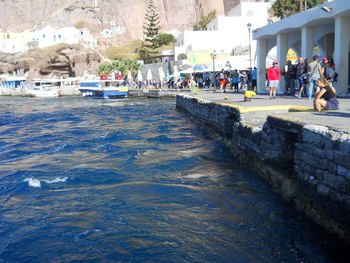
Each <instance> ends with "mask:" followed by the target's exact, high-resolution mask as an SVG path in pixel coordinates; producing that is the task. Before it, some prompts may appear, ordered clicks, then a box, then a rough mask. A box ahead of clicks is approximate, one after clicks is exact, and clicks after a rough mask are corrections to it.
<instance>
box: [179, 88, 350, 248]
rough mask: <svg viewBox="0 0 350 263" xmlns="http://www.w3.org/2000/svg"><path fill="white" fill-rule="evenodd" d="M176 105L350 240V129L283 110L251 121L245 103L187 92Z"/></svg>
mask: <svg viewBox="0 0 350 263" xmlns="http://www.w3.org/2000/svg"><path fill="white" fill-rule="evenodd" d="M176 107H177V109H181V110H184V111H186V112H188V113H189V114H190V115H192V116H193V117H194V118H195V119H197V120H199V121H200V122H201V123H202V124H203V125H204V126H205V127H207V128H208V129H210V130H214V131H215V132H216V133H218V134H220V135H221V136H222V138H223V141H224V143H225V145H226V146H227V147H228V148H229V149H230V151H231V152H232V154H233V156H234V157H235V158H236V159H238V160H239V161H240V162H242V163H244V164H247V165H249V167H251V168H252V169H253V170H255V171H256V172H257V173H258V174H259V175H260V176H262V177H263V178H264V179H265V181H267V182H268V183H269V184H270V185H271V186H272V187H273V188H274V189H275V190H276V191H277V192H278V193H280V194H281V195H282V197H283V198H284V199H286V200H290V201H292V202H293V203H294V204H295V207H296V208H297V209H298V210H299V211H301V212H303V213H305V214H306V215H307V216H308V217H309V218H311V219H312V220H313V221H314V222H316V223H317V224H319V225H321V226H323V227H324V228H326V229H327V230H328V231H330V232H331V233H335V234H337V235H338V236H339V237H340V238H342V239H344V240H346V241H347V242H349V243H350V157H349V156H350V134H349V133H347V132H345V131H337V130H334V129H331V128H329V127H326V126H323V125H318V124H310V123H307V122H304V121H303V120H302V119H300V118H295V117H286V116H282V115H279V114H271V115H268V116H267V118H265V119H264V120H263V125H260V126H259V125H251V124H249V119H250V118H252V117H253V116H254V112H251V111H249V114H248V113H244V112H245V110H244V108H243V107H241V106H235V105H231V104H228V103H216V102H211V101H207V100H204V99H201V98H196V97H191V96H188V95H183V94H180V95H178V96H177V97H176ZM291 110H293V109H291ZM257 114H258V112H257ZM256 116H259V115H256ZM256 116H255V117H256ZM265 117H266V116H265Z"/></svg>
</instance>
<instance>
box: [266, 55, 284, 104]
mask: <svg viewBox="0 0 350 263" xmlns="http://www.w3.org/2000/svg"><path fill="white" fill-rule="evenodd" d="M277 65H278V62H277V61H276V60H275V61H274V62H273V63H272V67H270V68H269V69H268V70H267V80H268V81H269V88H270V99H275V98H276V89H277V88H278V85H279V82H280V77H281V74H280V69H279V68H278V66H277Z"/></svg>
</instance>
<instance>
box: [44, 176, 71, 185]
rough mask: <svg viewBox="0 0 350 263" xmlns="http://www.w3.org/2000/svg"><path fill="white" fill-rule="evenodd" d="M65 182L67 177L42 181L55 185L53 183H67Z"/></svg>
mask: <svg viewBox="0 0 350 263" xmlns="http://www.w3.org/2000/svg"><path fill="white" fill-rule="evenodd" d="M67 180H68V176H66V177H57V178H55V179H51V180H42V181H43V182H45V183H47V184H55V183H64V182H67Z"/></svg>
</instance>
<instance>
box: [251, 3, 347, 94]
mask: <svg viewBox="0 0 350 263" xmlns="http://www.w3.org/2000/svg"><path fill="white" fill-rule="evenodd" d="M253 38H254V39H255V40H256V41H257V65H258V92H261V93H263V92H265V86H266V57H267V54H268V53H269V51H270V50H271V49H272V48H274V47H276V48H277V60H278V63H279V66H280V67H283V66H284V65H285V64H286V54H287V52H288V49H289V48H293V49H294V50H295V52H296V54H297V56H298V57H300V56H301V57H303V58H304V59H305V58H309V59H312V56H313V52H314V47H315V46H317V47H319V50H320V58H321V59H322V57H328V56H332V57H333V58H334V62H335V71H336V72H337V73H338V81H337V82H336V83H335V88H336V89H337V92H338V93H339V94H348V93H349V86H350V84H349V79H350V77H349V76H350V73H349V56H350V52H349V45H350V1H348V0H334V1H331V2H328V3H326V4H323V5H320V6H317V7H314V8H312V9H309V10H306V11H304V12H301V13H298V14H296V15H294V16H290V17H288V18H285V19H282V20H280V21H278V22H275V23H273V24H269V25H267V26H265V27H262V28H259V29H257V30H255V31H254V32H253ZM278 92H279V93H283V92H284V83H283V79H282V80H281V83H280V87H279V89H278Z"/></svg>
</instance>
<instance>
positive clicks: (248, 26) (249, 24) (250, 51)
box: [247, 23, 252, 68]
mask: <svg viewBox="0 0 350 263" xmlns="http://www.w3.org/2000/svg"><path fill="white" fill-rule="evenodd" d="M247 28H248V34H249V67H250V68H251V67H252V47H251V43H250V30H251V28H252V24H251V23H248V24H247Z"/></svg>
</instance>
